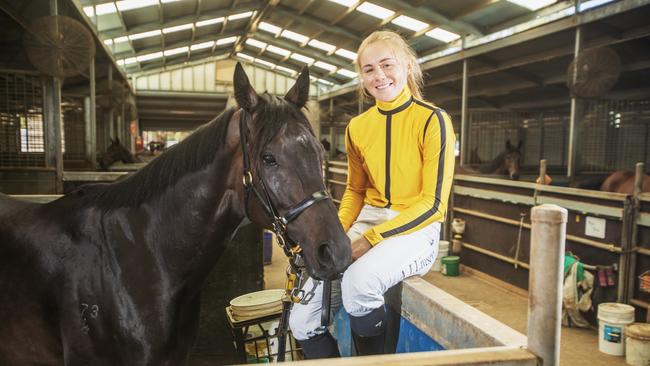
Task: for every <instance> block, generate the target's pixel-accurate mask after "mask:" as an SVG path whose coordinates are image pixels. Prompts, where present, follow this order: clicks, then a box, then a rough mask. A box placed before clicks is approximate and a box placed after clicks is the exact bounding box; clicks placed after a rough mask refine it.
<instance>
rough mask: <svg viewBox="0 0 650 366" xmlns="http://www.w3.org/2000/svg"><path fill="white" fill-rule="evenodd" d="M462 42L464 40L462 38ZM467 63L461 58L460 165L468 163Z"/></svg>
mask: <svg viewBox="0 0 650 366" xmlns="http://www.w3.org/2000/svg"><path fill="white" fill-rule="evenodd" d="M463 42H465V40H464V39H463ZM468 63H469V61H468V60H467V59H464V60H463V90H462V93H463V94H462V99H461V107H460V166H463V165H465V164H466V163H468V161H467V151H468V150H467V148H468V147H469V146H467V143H468V141H469V139H468V136H467V78H468V75H467V72H468V70H467V69H468V66H469V65H468Z"/></svg>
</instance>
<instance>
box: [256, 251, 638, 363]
mask: <svg viewBox="0 0 650 366" xmlns="http://www.w3.org/2000/svg"><path fill="white" fill-rule="evenodd" d="M286 263H287V262H286V259H285V258H284V254H283V253H282V250H281V249H280V248H279V247H277V246H276V247H275V248H274V249H273V261H272V263H271V264H270V265H266V266H264V281H265V288H267V289H270V288H284V281H285V269H286ZM424 279H425V280H426V281H428V282H430V283H432V284H434V285H435V286H437V287H439V288H441V289H442V290H444V291H446V292H448V293H450V294H451V295H453V296H455V297H457V298H459V299H461V300H463V301H464V302H466V303H468V304H470V305H472V306H474V307H476V308H477V309H479V310H480V311H482V312H484V313H486V314H488V315H490V316H491V317H493V318H495V319H497V320H499V321H501V322H503V323H504V324H506V325H508V326H510V327H511V328H513V329H515V330H517V331H519V332H521V333H524V334H525V333H526V327H527V312H528V299H527V297H526V294H525V292H524V291H523V290H518V291H510V290H508V289H504V287H503V286H498V285H497V284H495V283H494V282H491V281H487V280H485V279H483V278H481V277H479V276H475V275H471V274H468V273H466V272H463V273H461V275H460V276H458V277H446V276H443V275H441V274H440V273H439V272H433V271H432V272H429V273H428V274H427V275H426V276H424ZM561 337H562V341H561V342H562V344H561V350H560V352H561V354H560V360H561V363H562V364H563V365H570V366H573V365H589V366H617V365H626V363H625V357H616V356H609V355H606V354H604V353H601V352H599V351H598V330H597V329H577V328H564V327H563V328H562V336H561Z"/></svg>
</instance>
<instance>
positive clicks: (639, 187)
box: [619, 163, 645, 304]
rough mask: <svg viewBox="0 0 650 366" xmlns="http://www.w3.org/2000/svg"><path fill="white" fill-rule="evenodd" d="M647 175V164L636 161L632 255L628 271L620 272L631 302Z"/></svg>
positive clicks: (627, 301) (631, 224)
mask: <svg viewBox="0 0 650 366" xmlns="http://www.w3.org/2000/svg"><path fill="white" fill-rule="evenodd" d="M644 176H645V165H644V164H643V163H636V171H635V176H634V193H633V195H632V215H631V216H632V220H630V221H631V222H630V227H631V228H630V237H629V242H630V256H629V258H628V272H627V273H622V272H621V273H620V274H619V275H623V276H627V278H628V283H627V286H628V287H627V294H626V295H627V296H626V298H625V300H626V301H625V303H626V304H629V303H630V299H631V298H632V297H633V296H634V285H635V284H636V281H635V280H634V279H635V278H636V251H637V239H638V238H637V236H638V234H637V231H638V226H637V221H638V218H639V210H640V209H641V202H640V201H639V196H640V195H641V193H642V192H643V178H644Z"/></svg>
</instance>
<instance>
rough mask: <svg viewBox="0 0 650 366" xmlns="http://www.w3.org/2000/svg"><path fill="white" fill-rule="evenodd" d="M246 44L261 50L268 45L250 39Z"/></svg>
mask: <svg viewBox="0 0 650 366" xmlns="http://www.w3.org/2000/svg"><path fill="white" fill-rule="evenodd" d="M246 44H249V45H251V46H253V47H257V48H259V49H264V47H266V43H264V42H262V41H258V40H256V39H253V38H248V39H247V40H246Z"/></svg>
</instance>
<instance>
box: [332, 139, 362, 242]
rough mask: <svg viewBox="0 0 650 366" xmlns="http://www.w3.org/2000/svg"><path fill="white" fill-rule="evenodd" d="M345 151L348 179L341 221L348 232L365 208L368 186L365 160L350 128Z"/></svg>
mask: <svg viewBox="0 0 650 366" xmlns="http://www.w3.org/2000/svg"><path fill="white" fill-rule="evenodd" d="M345 150H346V152H347V155H348V178H347V184H346V187H345V192H344V193H343V197H342V198H341V205H340V206H339V220H340V221H341V224H342V225H343V229H344V230H345V231H346V232H347V231H348V230H349V229H350V227H351V226H352V224H353V223H354V221H355V220H356V219H357V216H359V212H361V209H362V208H363V200H364V197H365V195H366V187H367V184H368V183H367V182H368V176H367V175H366V172H365V171H364V170H363V160H362V158H361V155H360V154H359V151H358V150H357V148H356V147H355V146H354V144H353V142H352V140H351V138H350V129H349V128H347V129H346V130H345Z"/></svg>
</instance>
